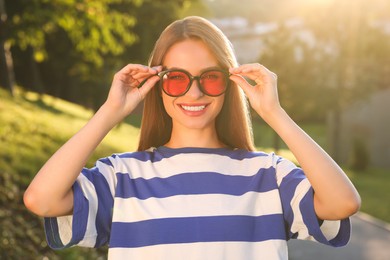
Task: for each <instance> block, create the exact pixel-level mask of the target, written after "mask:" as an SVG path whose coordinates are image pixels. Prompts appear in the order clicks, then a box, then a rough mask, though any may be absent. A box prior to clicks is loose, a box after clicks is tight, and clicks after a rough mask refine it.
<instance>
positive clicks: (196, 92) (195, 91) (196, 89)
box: [186, 79, 204, 98]
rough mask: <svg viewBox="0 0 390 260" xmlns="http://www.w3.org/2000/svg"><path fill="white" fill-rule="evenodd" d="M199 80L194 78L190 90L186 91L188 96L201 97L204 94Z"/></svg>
mask: <svg viewBox="0 0 390 260" xmlns="http://www.w3.org/2000/svg"><path fill="white" fill-rule="evenodd" d="M199 84H200V83H199V81H198V80H196V79H194V80H193V81H192V84H191V87H190V89H189V90H188V92H187V93H186V95H188V96H191V97H193V98H199V97H202V96H203V95H204V94H203V92H202V91H201V90H200V86H199Z"/></svg>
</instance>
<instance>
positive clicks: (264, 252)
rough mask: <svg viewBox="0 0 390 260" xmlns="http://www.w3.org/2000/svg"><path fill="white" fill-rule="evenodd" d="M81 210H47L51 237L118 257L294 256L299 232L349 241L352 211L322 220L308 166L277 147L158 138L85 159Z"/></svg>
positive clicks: (77, 203) (337, 242) (77, 198)
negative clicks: (135, 148) (158, 142)
mask: <svg viewBox="0 0 390 260" xmlns="http://www.w3.org/2000/svg"><path fill="white" fill-rule="evenodd" d="M73 191H74V212H73V215H72V216H65V217H56V218H45V231H46V236H47V240H48V243H49V245H50V246H51V247H52V248H55V249H61V248H66V247H70V246H73V245H78V246H85V247H99V246H102V245H105V244H107V243H108V244H109V253H108V257H109V259H170V260H176V259H202V260H203V259H245V260H247V259H288V253H287V242H286V241H287V240H289V239H291V238H298V239H306V240H313V241H318V242H320V243H323V244H327V245H331V246H343V245H345V244H346V243H347V242H348V240H349V237H350V222H349V219H345V220H340V221H323V222H320V221H319V220H318V219H317V217H316V214H315V211H314V205H313V190H312V187H311V185H310V183H309V181H308V179H307V178H306V177H305V175H304V173H303V171H302V170H301V169H300V168H298V167H296V166H295V165H294V164H293V163H292V162H290V161H288V160H285V159H283V158H281V157H278V156H276V155H275V154H273V153H271V154H266V153H263V152H248V151H245V150H240V149H227V148H217V149H210V148H179V149H171V148H167V147H159V148H152V149H150V150H148V151H143V152H134V153H123V154H115V155H112V156H111V157H108V158H104V159H101V160H99V161H98V162H97V163H96V165H95V166H94V167H93V168H91V169H83V171H82V173H81V174H80V175H79V177H78V178H77V180H76V182H75V183H74V185H73Z"/></svg>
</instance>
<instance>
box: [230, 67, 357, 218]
mask: <svg viewBox="0 0 390 260" xmlns="http://www.w3.org/2000/svg"><path fill="white" fill-rule="evenodd" d="M230 72H231V73H232V74H233V76H231V79H232V80H233V81H235V82H236V83H237V84H238V85H240V86H241V87H242V89H243V90H244V92H245V93H246V95H247V96H248V98H249V101H250V103H251V106H252V107H253V109H254V110H255V111H256V112H257V113H258V114H259V115H260V116H261V117H262V118H263V119H264V121H266V122H267V123H268V124H269V125H270V126H271V127H272V128H273V129H274V131H275V132H276V133H277V134H278V135H279V136H280V137H281V138H282V140H283V141H284V142H285V143H286V145H287V146H288V147H289V149H290V151H291V152H292V153H293V154H294V156H295V158H296V159H297V160H298V162H299V164H300V166H301V167H302V169H303V170H304V172H305V175H306V176H307V178H308V179H309V181H310V183H311V185H312V187H313V189H314V208H315V211H316V214H317V216H318V217H319V218H320V219H329V220H332V219H343V218H346V217H349V216H351V215H352V214H354V213H355V212H357V211H358V209H359V207H360V203H361V201H360V196H359V194H358V192H357V190H356V189H355V187H354V186H353V184H352V183H351V181H350V180H349V179H348V177H347V176H346V174H345V173H344V172H343V170H342V169H341V168H340V167H339V166H338V165H337V164H336V163H335V161H334V160H333V159H332V158H331V157H330V156H329V155H328V154H327V153H326V152H325V151H324V150H323V149H322V148H321V147H320V146H319V145H318V144H317V143H316V142H315V141H314V140H313V139H312V138H310V136H308V135H307V134H306V133H305V132H304V131H303V130H302V129H301V128H300V127H299V126H298V125H297V124H296V123H295V122H294V121H293V120H292V119H291V118H290V117H289V116H288V115H287V113H286V112H285V111H284V110H283V109H282V107H281V106H280V103H279V99H278V94H277V84H276V82H277V77H276V75H275V74H274V73H272V72H270V71H269V70H268V69H266V68H265V67H264V66H262V65H260V64H246V65H242V66H240V67H238V68H234V69H231V70H230ZM242 76H247V77H249V78H251V79H252V80H254V81H255V82H256V85H255V86H251V85H250V84H248V83H247V82H246V81H245V79H244V78H243V77H242Z"/></svg>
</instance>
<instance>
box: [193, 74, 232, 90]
mask: <svg viewBox="0 0 390 260" xmlns="http://www.w3.org/2000/svg"><path fill="white" fill-rule="evenodd" d="M228 80H229V79H228V78H227V76H226V75H225V74H224V73H223V72H222V71H218V70H211V71H206V72H204V73H203V74H202V76H201V78H200V84H201V85H202V87H203V90H204V92H205V94H207V95H210V96H219V95H221V94H222V93H224V92H225V90H226V87H227V84H228Z"/></svg>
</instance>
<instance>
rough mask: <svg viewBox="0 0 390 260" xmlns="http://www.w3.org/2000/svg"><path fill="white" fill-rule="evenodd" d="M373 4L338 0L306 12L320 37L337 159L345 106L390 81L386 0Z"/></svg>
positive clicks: (322, 66)
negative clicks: (385, 19)
mask: <svg viewBox="0 0 390 260" xmlns="http://www.w3.org/2000/svg"><path fill="white" fill-rule="evenodd" d="M375 3H376V4H373V3H372V2H367V1H361V0H358V1H354V2H351V1H347V0H341V1H334V2H330V3H329V5H328V6H325V7H322V8H321V9H316V10H315V12H311V13H306V14H305V19H306V24H307V26H308V27H309V28H310V30H311V31H312V32H313V33H314V35H315V37H316V52H317V53H320V55H321V56H322V59H321V62H320V63H318V66H319V68H320V69H321V71H322V72H323V74H324V75H326V77H325V78H324V81H323V87H324V88H327V89H329V90H331V92H330V94H331V95H330V97H331V100H330V103H329V110H330V111H331V112H332V115H333V116H332V118H333V121H334V122H333V124H332V125H333V126H334V128H333V131H332V134H331V135H332V139H333V140H332V141H331V153H332V155H333V157H334V158H335V159H336V160H338V158H339V154H338V151H339V150H340V147H339V145H340V144H341V140H340V129H341V124H342V122H341V118H340V115H341V111H342V110H343V109H344V108H345V107H346V106H348V105H349V104H350V103H351V102H354V101H356V100H359V99H364V98H366V97H368V96H369V94H370V93H372V91H374V90H376V89H379V88H384V87H389V86H390V79H389V76H388V72H389V70H390V66H389V63H388V60H389V58H390V44H389V42H390V36H389V35H388V34H386V33H385V32H384V26H383V25H381V24H380V22H381V21H382V20H381V19H382V18H381V14H382V12H383V10H382V9H383V4H384V3H385V2H382V1H375ZM384 10H386V8H385V9H384ZM387 10H388V8H387Z"/></svg>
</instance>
